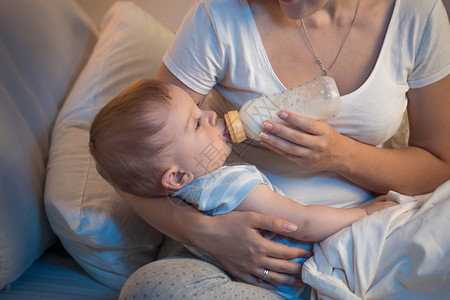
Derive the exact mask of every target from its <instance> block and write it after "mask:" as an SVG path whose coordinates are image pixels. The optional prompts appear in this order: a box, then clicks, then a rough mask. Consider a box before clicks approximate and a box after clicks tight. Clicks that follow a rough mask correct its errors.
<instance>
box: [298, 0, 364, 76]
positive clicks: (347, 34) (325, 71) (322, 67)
mask: <svg viewBox="0 0 450 300" xmlns="http://www.w3.org/2000/svg"><path fill="white" fill-rule="evenodd" d="M359 2H360V0H358V2H357V4H356V10H355V15H354V16H353V20H352V22H351V23H350V25H349V26H348V29H347V33H346V34H345V36H344V40H343V41H342V44H341V47H340V48H339V51H338V53H337V55H336V57H335V58H334V60H333V62H332V63H331V64H330V66H329V67H328V68H324V66H323V65H322V61H321V60H320V58H319V56H318V55H317V53H316V51H315V50H314V47H313V45H312V43H311V39H310V38H309V34H308V30H306V26H305V22H304V21H303V19H300V21H301V22H302V26H303V30H304V31H305V35H306V39H307V40H308V44H309V48H311V52H312V54H313V56H314V59H315V61H316V63H317V64H318V65H319V66H320V68H321V69H322V72H323V75H324V76H327V74H328V72H329V71H330V70H331V68H332V67H333V65H334V63H335V62H336V60H337V59H338V57H339V54H341V50H342V48H344V44H345V42H346V41H347V38H348V36H349V34H350V31H351V30H352V27H353V23H355V20H356V15H357V14H358V9H359Z"/></svg>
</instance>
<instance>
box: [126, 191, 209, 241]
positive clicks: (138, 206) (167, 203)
mask: <svg viewBox="0 0 450 300" xmlns="http://www.w3.org/2000/svg"><path fill="white" fill-rule="evenodd" d="M118 193H119V194H120V195H121V196H122V198H123V199H125V200H126V202H128V203H129V204H130V205H131V207H132V208H133V210H134V211H135V212H136V213H138V214H139V216H140V217H141V218H143V219H144V220H145V221H146V222H147V223H149V224H150V225H152V226H153V227H154V228H156V229H157V230H158V231H160V232H162V233H164V234H165V235H167V236H169V237H171V238H173V239H175V240H177V241H179V242H181V243H185V244H190V245H192V244H194V243H195V235H196V234H195V232H196V231H197V228H196V227H200V226H201V225H199V224H200V223H202V219H204V218H208V217H207V216H205V215H203V214H202V213H200V212H199V211H197V210H196V209H195V208H193V207H192V206H190V205H188V204H186V203H185V202H184V201H182V200H179V199H178V198H170V197H161V198H153V199H147V198H143V197H138V196H134V195H130V194H126V193H123V192H120V191H118Z"/></svg>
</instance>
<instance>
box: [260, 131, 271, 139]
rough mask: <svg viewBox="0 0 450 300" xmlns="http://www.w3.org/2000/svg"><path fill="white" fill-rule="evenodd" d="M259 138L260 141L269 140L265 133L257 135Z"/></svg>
mask: <svg viewBox="0 0 450 300" xmlns="http://www.w3.org/2000/svg"><path fill="white" fill-rule="evenodd" d="M259 138H260V139H262V140H266V141H268V140H269V136H268V135H267V134H266V133H264V132H261V133H260V134H259Z"/></svg>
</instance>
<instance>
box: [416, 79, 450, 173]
mask: <svg viewBox="0 0 450 300" xmlns="http://www.w3.org/2000/svg"><path fill="white" fill-rule="evenodd" d="M408 117H409V122H410V131H411V132H410V138H409V145H410V146H413V147H419V148H422V149H425V150H427V151H428V152H430V153H431V154H433V155H434V156H435V157H437V158H438V159H439V160H441V161H442V162H444V163H445V164H446V165H447V172H449V171H448V170H450V152H449V151H448V149H450V76H449V75H447V76H446V77H444V78H443V79H441V80H439V81H437V82H435V83H433V84H430V85H428V86H425V87H422V88H417V89H411V90H410V91H408Z"/></svg>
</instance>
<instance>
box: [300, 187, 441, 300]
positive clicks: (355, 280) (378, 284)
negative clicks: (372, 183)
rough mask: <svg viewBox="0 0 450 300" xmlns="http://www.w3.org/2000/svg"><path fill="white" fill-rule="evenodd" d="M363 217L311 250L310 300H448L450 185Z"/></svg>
mask: <svg viewBox="0 0 450 300" xmlns="http://www.w3.org/2000/svg"><path fill="white" fill-rule="evenodd" d="M388 200H390V201H397V202H398V203H400V204H399V205H397V206H394V207H390V208H387V209H385V210H382V211H380V212H377V213H375V214H373V215H370V216H367V217H365V218H363V219H361V220H359V221H358V222H355V223H354V224H353V225H352V226H351V227H347V228H345V229H343V230H341V231H340V232H338V233H337V234H335V235H333V236H331V237H329V238H328V239H326V240H324V241H322V242H321V243H320V244H316V245H315V246H314V256H313V257H311V258H310V259H309V260H308V261H306V262H305V264H304V265H303V270H302V278H303V281H304V282H305V283H307V284H309V285H311V286H312V287H313V292H312V295H311V299H427V300H431V299H450V275H449V271H450V181H447V182H446V183H444V184H443V185H441V186H440V187H439V188H438V189H436V190H435V191H434V192H433V193H432V194H427V195H421V196H413V197H409V196H404V195H401V194H398V193H395V192H390V193H389V194H388Z"/></svg>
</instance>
